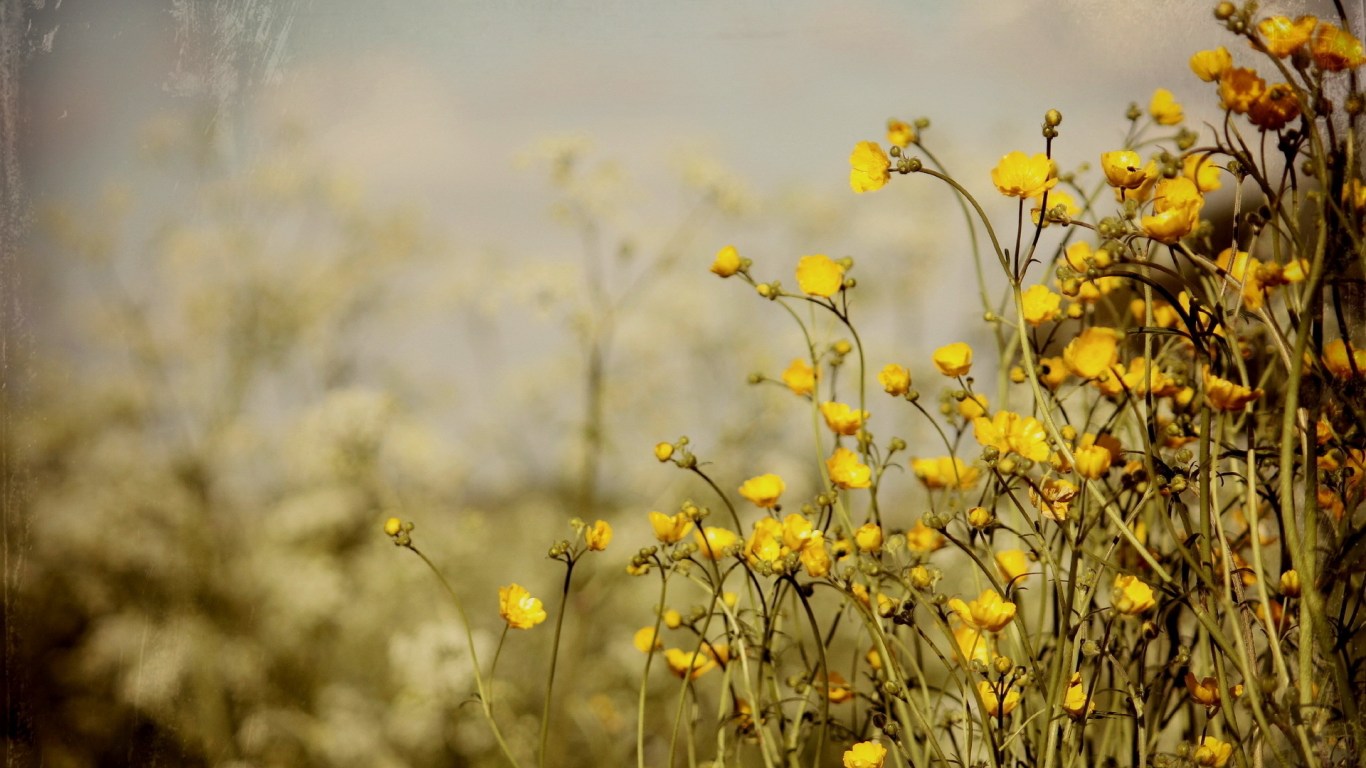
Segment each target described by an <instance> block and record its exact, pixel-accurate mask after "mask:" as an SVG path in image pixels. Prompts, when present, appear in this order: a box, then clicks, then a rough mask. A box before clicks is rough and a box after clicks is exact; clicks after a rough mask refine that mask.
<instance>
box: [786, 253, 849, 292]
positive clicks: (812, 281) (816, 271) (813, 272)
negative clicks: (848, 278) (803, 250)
mask: <svg viewBox="0 0 1366 768" xmlns="http://www.w3.org/2000/svg"><path fill="white" fill-rule="evenodd" d="M797 285H799V286H801V289H802V292H803V293H806V294H808V295H811V296H824V297H827V298H828V297H830V296H834V295H835V294H836V293H839V290H840V288H841V287H843V286H844V267H841V266H840V265H839V264H838V263H837V262H835V261H833V260H831V258H830V257H829V256H826V255H825V254H821V253H818V254H816V255H815V256H803V257H802V258H801V260H800V261H798V262H797Z"/></svg>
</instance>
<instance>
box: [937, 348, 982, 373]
mask: <svg viewBox="0 0 1366 768" xmlns="http://www.w3.org/2000/svg"><path fill="white" fill-rule="evenodd" d="M932 359H933V360H934V367H935V368H938V369H939V372H940V373H942V374H944V375H945V376H963V375H965V374H967V372H968V371H971V370H972V347H970V346H968V345H967V344H964V343H963V342H961V341H959V342H955V343H953V344H948V345H945V346H942V347H940V348H939V349H936V350H935V351H934V356H933V358H932Z"/></svg>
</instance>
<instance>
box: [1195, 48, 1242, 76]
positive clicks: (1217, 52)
mask: <svg viewBox="0 0 1366 768" xmlns="http://www.w3.org/2000/svg"><path fill="white" fill-rule="evenodd" d="M1190 63H1191V71H1192V72H1194V73H1195V76H1196V77H1198V78H1200V79H1201V80H1204V81H1205V82H1207V83H1212V82H1214V81H1215V80H1218V79H1219V78H1220V76H1222V75H1223V74H1224V72H1226V71H1228V70H1229V69H1231V68H1232V67H1233V57H1232V56H1231V55H1229V52H1228V49H1227V48H1225V47H1224V46H1222V45H1221V46H1219V47H1218V48H1215V49H1214V50H1212V51H1200V52H1199V53H1197V54H1195V55H1194V56H1192V57H1191V62H1190Z"/></svg>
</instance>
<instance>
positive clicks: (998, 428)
mask: <svg viewBox="0 0 1366 768" xmlns="http://www.w3.org/2000/svg"><path fill="white" fill-rule="evenodd" d="M972 434H973V436H974V437H976V438H977V442H978V443H980V444H981V445H982V446H983V447H985V446H988V445H989V446H992V447H994V448H996V450H998V451H1000V452H1001V453H1002V454H1006V453H1012V452H1013V453H1017V454H1019V455H1020V456H1023V457H1024V458H1026V459H1029V460H1031V461H1043V460H1044V459H1047V458H1048V442H1047V435H1046V433H1045V432H1044V428H1043V424H1041V423H1040V422H1039V420H1038V419H1036V418H1034V417H1033V416H1021V415H1020V414H1018V413H1011V412H1010V411H997V412H996V415H995V416H993V417H992V418H990V419H987V418H986V417H984V416H979V417H977V418H975V419H973V420H972Z"/></svg>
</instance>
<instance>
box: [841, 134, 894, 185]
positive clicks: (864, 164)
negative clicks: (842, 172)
mask: <svg viewBox="0 0 1366 768" xmlns="http://www.w3.org/2000/svg"><path fill="white" fill-rule="evenodd" d="M849 165H850V168H849V186H850V187H851V188H852V189H853V190H854V191H855V192H858V193H860V194H862V193H864V192H872V191H873V190H877V189H882V188H883V187H885V186H887V182H888V181H891V179H892V173H891V167H892V161H891V160H889V159H888V158H887V153H886V152H883V151H882V147H880V146H878V144H877V142H874V141H860V142H859V143H858V145H856V146H855V147H854V151H853V153H852V154H850V155H849Z"/></svg>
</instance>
